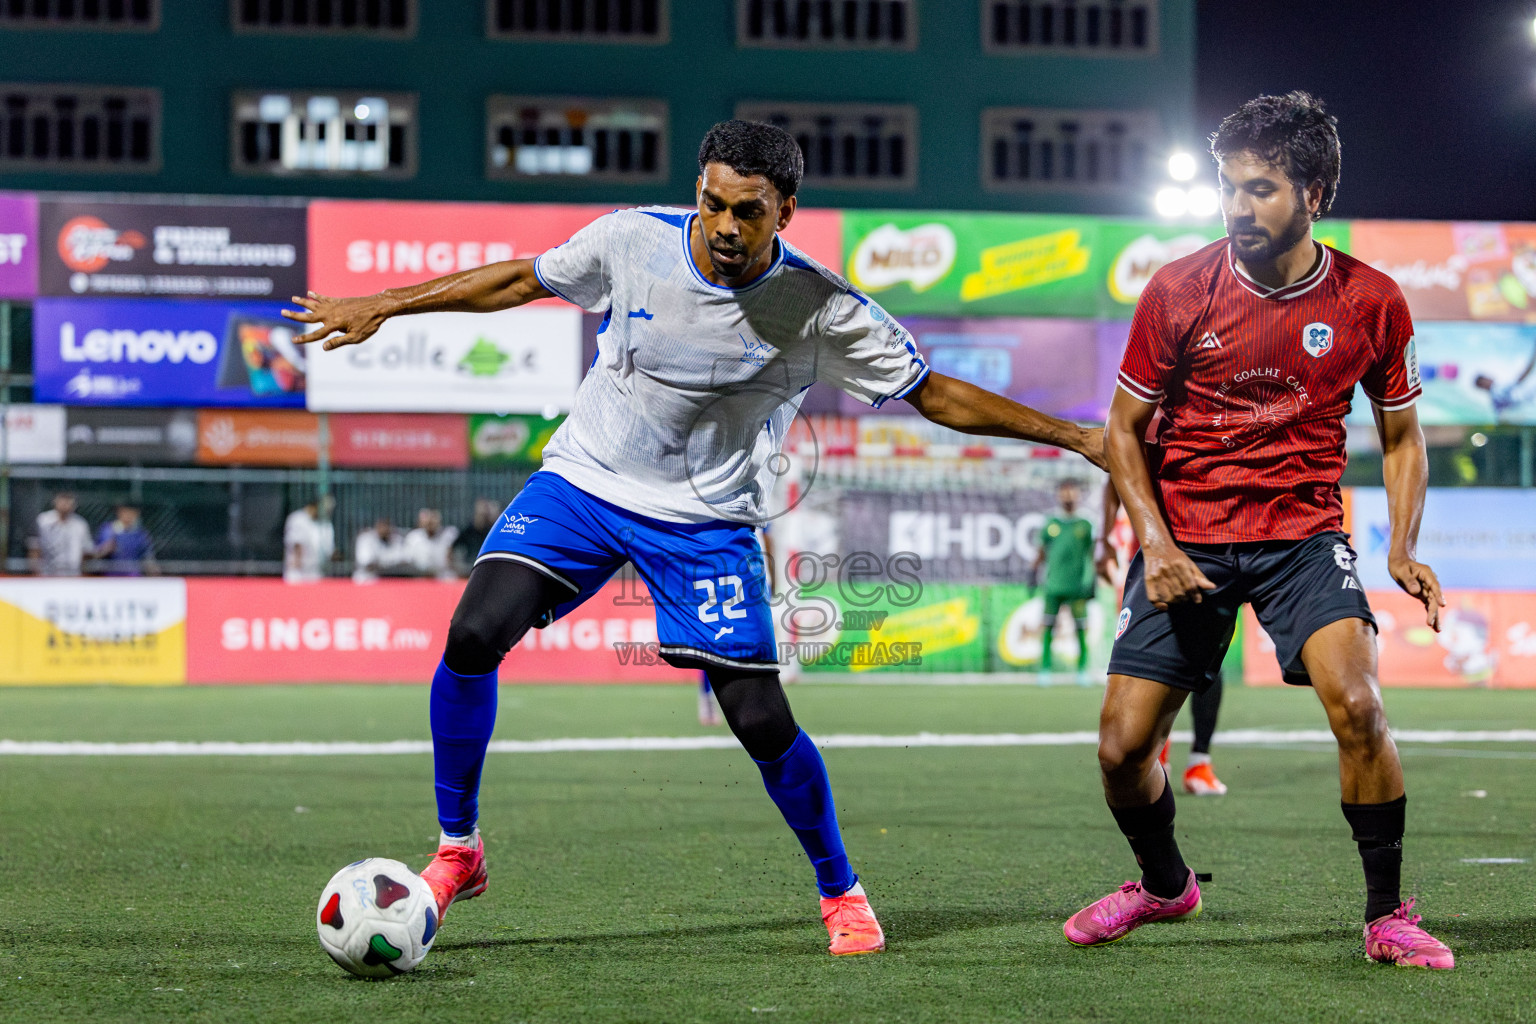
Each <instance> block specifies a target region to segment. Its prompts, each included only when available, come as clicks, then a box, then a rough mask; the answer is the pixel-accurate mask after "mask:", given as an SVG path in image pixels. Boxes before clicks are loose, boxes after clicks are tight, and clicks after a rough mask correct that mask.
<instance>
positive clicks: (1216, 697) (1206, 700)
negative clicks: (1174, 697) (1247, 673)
mask: <svg viewBox="0 0 1536 1024" xmlns="http://www.w3.org/2000/svg"><path fill="white" fill-rule="evenodd" d="M1221 683H1222V680H1221V676H1220V675H1218V676H1217V677H1216V684H1215V685H1214V686H1212V687H1211V688H1210V689H1209V690H1206V691H1205V692H1204V693H1197V694H1195V695H1194V697H1193V698H1192V699H1191V700H1190V702H1189V703H1190V709H1189V711H1190V717H1191V718H1193V719H1194V722H1195V741H1194V742H1193V743H1191V744H1190V745H1189V752H1190V753H1191V754H1209V753H1210V752H1211V737H1212V736H1214V735H1216V715H1217V714H1218V713H1219V712H1220V711H1221Z"/></svg>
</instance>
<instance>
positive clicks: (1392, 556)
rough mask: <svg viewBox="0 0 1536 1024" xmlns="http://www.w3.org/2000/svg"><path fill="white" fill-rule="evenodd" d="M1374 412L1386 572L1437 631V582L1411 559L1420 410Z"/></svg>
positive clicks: (1423, 481)
mask: <svg viewBox="0 0 1536 1024" xmlns="http://www.w3.org/2000/svg"><path fill="white" fill-rule="evenodd" d="M1375 412H1376V430H1377V431H1378V432H1379V433H1380V434H1381V475H1382V477H1383V479H1384V481H1385V482H1386V485H1387V503H1388V505H1389V507H1390V509H1391V516H1392V543H1391V546H1390V547H1388V548H1387V570H1388V571H1389V572H1390V573H1392V578H1393V579H1394V580H1396V581H1397V585H1398V586H1400V587H1402V588H1403V589H1404V590H1406V591H1407V592H1408V593H1410V594H1412V595H1413V596H1414V597H1416V598H1418V599H1419V600H1420V601H1422V602H1423V603H1424V621H1425V622H1427V623H1428V624H1429V626H1430V628H1431V629H1433V630H1435V631H1436V632H1439V630H1440V609H1441V608H1444V607H1445V598H1444V597H1443V596H1442V595H1441V593H1440V580H1439V579H1438V578H1437V577H1436V576H1435V571H1434V570H1433V569H1431V568H1430V567H1429V566H1427V565H1425V564H1424V563H1423V562H1420V561H1418V560H1417V559H1416V558H1415V557H1414V556H1415V554H1417V548H1418V544H1419V523H1420V522H1421V521H1422V520H1423V518H1424V494H1425V491H1426V490H1427V488H1428V486H1429V453H1428V452H1426V451H1425V449H1424V431H1422V430H1420V429H1419V411H1418V409H1416V408H1414V407H1413V406H1411V405H1410V406H1409V407H1408V408H1406V409H1398V410H1396V411H1395V412H1383V411H1382V410H1381V409H1376V410H1375Z"/></svg>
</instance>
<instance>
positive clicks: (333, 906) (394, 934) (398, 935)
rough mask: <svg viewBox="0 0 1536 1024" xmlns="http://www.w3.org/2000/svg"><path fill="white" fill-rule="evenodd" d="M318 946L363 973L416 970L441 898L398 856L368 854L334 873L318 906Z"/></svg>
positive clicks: (427, 946) (434, 929) (384, 975)
mask: <svg viewBox="0 0 1536 1024" xmlns="http://www.w3.org/2000/svg"><path fill="white" fill-rule="evenodd" d="M315 929H316V930H317V931H318V932H319V935H320V946H321V948H322V949H324V950H325V951H326V952H327V953H329V954H330V957H331V959H332V960H335V961H336V963H338V964H339V965H341V967H342V968H344V969H345V970H348V971H350V972H352V973H353V974H355V975H357V976H358V977H360V978H388V977H391V976H393V975H396V974H404V973H406V972H407V971H410V970H413V969H414V968H415V967H416V965H417V964H419V963H421V961H422V960H423V959H425V958H426V955H427V952H428V950H430V949H431V948H432V940H433V938H435V937H436V935H437V903H436V901H435V900H434V899H433V898H432V890H431V889H430V888H428V886H427V883H426V882H425V881H424V880H423V879H422V877H421V876H420V875H418V874H417V873H416V872H414V871H412V870H411V869H410V868H408V867H406V866H405V865H404V864H402V863H400V862H399V861H397V860H389V859H387V858H384V857H369V858H368V859H367V860H360V861H357V862H355V863H352V864H348V865H347V866H346V867H344V868H342V869H341V870H340V871H338V872H336V874H335V875H333V876H332V877H331V880H330V881H329V882H327V883H326V885H325V889H324V890H322V891H321V893H320V906H319V907H318V908H317V909H316V911H315Z"/></svg>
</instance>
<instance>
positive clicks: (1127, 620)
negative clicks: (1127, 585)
mask: <svg viewBox="0 0 1536 1024" xmlns="http://www.w3.org/2000/svg"><path fill="white" fill-rule="evenodd" d="M1130 624H1131V610H1130V609H1129V608H1121V609H1120V618H1119V619H1118V620H1117V621H1116V622H1115V639H1116V640H1119V639H1120V638H1121V637H1122V636H1124V635H1125V630H1126V627H1127V626H1129V625H1130Z"/></svg>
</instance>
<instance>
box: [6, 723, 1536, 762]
mask: <svg viewBox="0 0 1536 1024" xmlns="http://www.w3.org/2000/svg"><path fill="white" fill-rule="evenodd" d="M1393 735H1394V736H1395V737H1396V739H1397V741H1398V742H1399V743H1430V744H1443V743H1536V729H1503V730H1472V731H1458V730H1452V729H1403V730H1401V731H1399V732H1395V733H1393ZM1173 738H1174V740H1176V741H1177V742H1180V743H1187V742H1188V741H1189V740H1190V738H1191V736H1190V734H1189V733H1188V732H1175V733H1174V734H1173ZM1217 741H1218V742H1219V743H1220V744H1221V745H1223V746H1287V745H1292V744H1309V743H1332V742H1333V734H1332V733H1330V732H1328V730H1326V729H1289V730H1280V729H1228V730H1225V731H1222V732H1218V733H1217ZM1096 743H1098V734H1097V733H1094V732H1025V733H1018V732H994V733H933V732H920V733H914V734H912V735H907V736H881V735H866V734H860V733H831V734H828V735H825V736H821V737H818V738H816V745H817V746H819V747H822V748H824V749H840V750H867V749H874V748H891V747H1080V746H1093V745H1094V744H1096ZM736 746H737V744H736V740H735V739H734V738H733V737H732V736H730V735H729V734H725V735H714V736H614V737H592V738H582V737H573V738H566V739H550V740H494V741H492V743H491V745H490V752H491V753H493V754H564V753H598V752H605V751H667V750H733V749H735V748H736ZM431 752H432V743H431V741H430V740H391V741H389V742H384V743H355V742H314V741H303V740H300V741H293V742H282V743H262V742H254V743H246V742H234V741H217V740H212V741H203V742H183V741H177V740H158V741H151V742H142V743H91V742H84V741H26V740H0V756H7V755H9V756H22V757H59V756H66V757H67V756H75V757H125V756H126V757H201V756H217V757H326V756H345V755H376V754H430V753H431Z"/></svg>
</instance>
